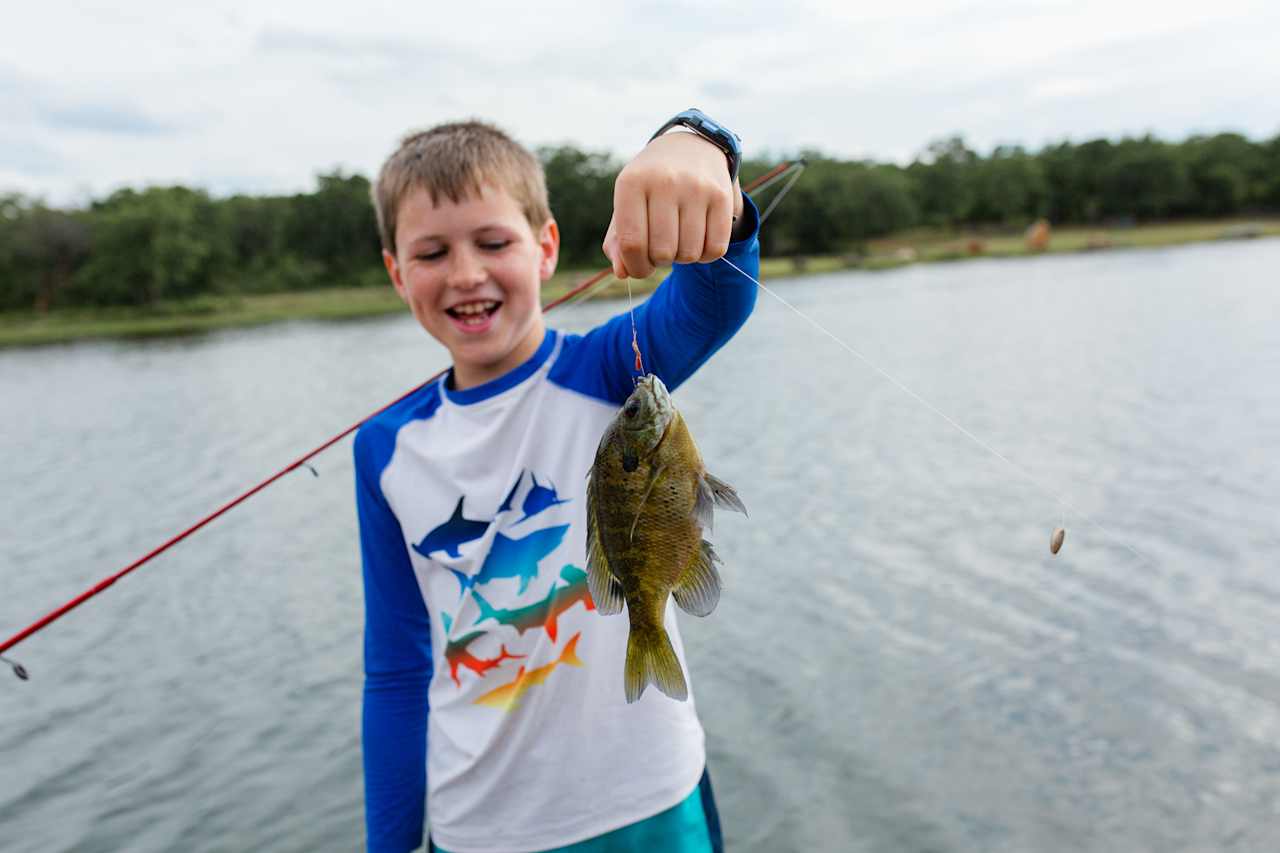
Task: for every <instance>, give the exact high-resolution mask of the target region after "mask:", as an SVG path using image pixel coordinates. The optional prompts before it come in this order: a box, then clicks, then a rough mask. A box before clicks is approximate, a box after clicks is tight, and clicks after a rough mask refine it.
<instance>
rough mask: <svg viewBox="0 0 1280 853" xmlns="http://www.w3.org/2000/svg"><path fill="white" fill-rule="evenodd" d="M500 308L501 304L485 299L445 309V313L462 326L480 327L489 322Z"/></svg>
mask: <svg viewBox="0 0 1280 853" xmlns="http://www.w3.org/2000/svg"><path fill="white" fill-rule="evenodd" d="M501 307H502V303H501V302H497V301H495V300H492V299H485V300H479V301H476V302H464V303H463V304H461V305H455V306H453V307H452V308H447V309H445V313H446V314H448V315H449V316H450V317H452V318H453V319H454V320H455V321H457V322H458V323H460V324H461V325H463V326H475V327H480V326H483V325H484V324H485V323H487V322H489V318H490V317H492V316H493V315H494V314H495V313H497V311H498V309H499V308H501Z"/></svg>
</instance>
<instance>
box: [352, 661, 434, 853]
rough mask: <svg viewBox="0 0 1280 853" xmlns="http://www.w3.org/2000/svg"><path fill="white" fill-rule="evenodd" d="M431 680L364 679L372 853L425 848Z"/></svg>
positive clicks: (419, 676)
mask: <svg viewBox="0 0 1280 853" xmlns="http://www.w3.org/2000/svg"><path fill="white" fill-rule="evenodd" d="M428 682H429V673H425V672H421V673H419V672H410V673H391V674H388V675H370V676H367V677H366V678H365V684H364V714H363V725H362V748H363V757H364V787H365V833H366V838H367V842H368V850H369V853H405V851H409V850H415V849H417V848H418V847H421V846H422V838H423V829H424V825H425V818H426V815H425V812H426V806H425V801H426V791H427V769H426V767H427V765H426V750H427V713H426V710H425V709H426V708H427V684H428Z"/></svg>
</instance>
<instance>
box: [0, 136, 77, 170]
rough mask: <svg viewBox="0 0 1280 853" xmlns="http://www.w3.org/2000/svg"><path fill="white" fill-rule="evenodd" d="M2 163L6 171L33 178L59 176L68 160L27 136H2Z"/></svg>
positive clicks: (0, 148) (0, 147)
mask: <svg viewBox="0 0 1280 853" xmlns="http://www.w3.org/2000/svg"><path fill="white" fill-rule="evenodd" d="M0 163H3V164H4V171H5V172H8V173H12V174H15V175H23V176H26V177H31V178H44V177H49V176H53V175H57V174H58V172H59V171H60V170H61V169H62V168H63V167H64V166H65V165H66V158H65V157H63V156H62V155H61V154H59V153H58V152H57V151H55V150H54V149H53V148H50V147H49V146H47V145H45V144H44V143H42V142H40V141H39V140H36V139H32V138H30V137H25V136H7V135H6V136H0Z"/></svg>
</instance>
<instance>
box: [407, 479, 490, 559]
mask: <svg viewBox="0 0 1280 853" xmlns="http://www.w3.org/2000/svg"><path fill="white" fill-rule="evenodd" d="M464 500H466V496H465V495H463V496H462V497H460V498H458V506H457V507H456V508H455V509H454V511H453V515H452V516H450V517H449V520H448V521H446V522H445V523H444V524H441V525H439V526H438V527H435V528H433V529H432V530H431V532H430V533H428V534H427V535H426V536H425V537H423V539H422V541H421V542H419V543H418V544H416V545H414V546H413V550H415V551H417V552H418V553H419V554H421V555H422V556H424V557H426V558H427V559H431V555H432V554H434V553H435V552H436V551H444V552H445V553H446V554H448V555H449V556H450V557H455V558H456V557H461V556H462V553H461V552H460V551H459V550H458V547H459V546H460V545H464V544H466V543H467V542H474V541H475V540H477V539H479V538H480V537H481V536H483V535H484V533H485V531H486V530H488V529H489V525H490V524H491V523H492V522H489V521H473V520H472V519H469V518H466V517H465V516H464V515H463V514H462V502H463V501H464Z"/></svg>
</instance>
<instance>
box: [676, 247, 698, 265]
mask: <svg viewBox="0 0 1280 853" xmlns="http://www.w3.org/2000/svg"><path fill="white" fill-rule="evenodd" d="M701 259H702V255H701V247H699V248H698V249H681V250H680V251H678V252H676V258H675V260H676V263H679V264H692V263H694V262H695V261H699V260H701Z"/></svg>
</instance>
